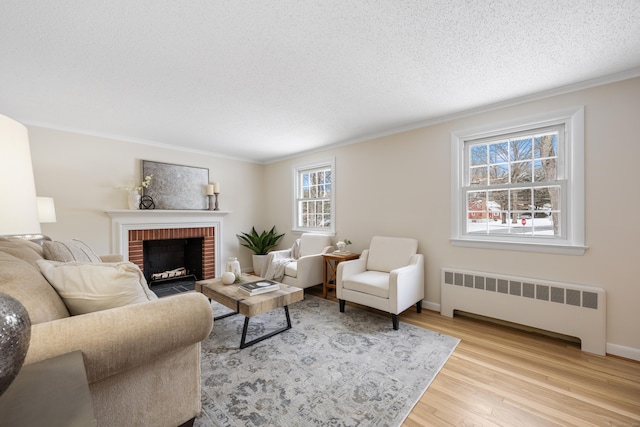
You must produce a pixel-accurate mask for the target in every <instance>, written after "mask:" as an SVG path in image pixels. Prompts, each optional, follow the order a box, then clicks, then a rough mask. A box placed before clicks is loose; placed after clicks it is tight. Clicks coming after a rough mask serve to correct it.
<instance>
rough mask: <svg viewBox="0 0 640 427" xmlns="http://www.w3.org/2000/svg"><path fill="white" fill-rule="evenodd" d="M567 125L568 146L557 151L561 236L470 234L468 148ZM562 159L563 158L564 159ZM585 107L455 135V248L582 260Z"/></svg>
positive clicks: (452, 137) (452, 214)
mask: <svg viewBox="0 0 640 427" xmlns="http://www.w3.org/2000/svg"><path fill="white" fill-rule="evenodd" d="M557 125H563V126H564V143H563V144H562V147H560V146H559V147H558V161H559V163H561V164H559V165H558V167H559V169H560V170H561V171H562V176H561V177H559V179H558V181H557V182H558V183H560V184H561V185H562V186H563V189H564V190H563V193H564V194H562V195H561V206H562V209H561V213H562V217H563V220H562V222H561V227H562V233H561V236H559V237H549V236H542V237H535V236H533V237H517V236H515V235H510V236H506V235H491V234H487V235H481V234H467V233H465V230H466V220H467V203H466V191H465V189H466V188H467V187H465V184H466V177H467V173H468V171H467V169H468V168H469V166H468V164H467V160H468V159H467V154H466V152H467V150H466V147H467V145H468V144H473V143H474V142H475V143H477V142H478V140H481V139H489V138H496V137H499V136H501V135H508V134H515V133H521V132H527V131H533V130H535V129H540V128H545V127H552V126H557ZM561 157H562V158H561ZM584 199H585V196H584V107H583V106H580V107H574V108H570V109H565V110H560V111H555V112H550V113H545V114H541V115H537V116H533V117H527V118H520V119H515V120H511V121H509V122H504V123H499V124H492V125H486V126H481V127H477V128H472V129H466V130H461V131H454V132H452V133H451V243H452V244H453V245H454V246H464V247H475V248H486V249H504V250H516V251H529V252H545V253H557V254H568V255H582V254H584V252H585V250H586V249H587V247H586V246H585V212H584Z"/></svg>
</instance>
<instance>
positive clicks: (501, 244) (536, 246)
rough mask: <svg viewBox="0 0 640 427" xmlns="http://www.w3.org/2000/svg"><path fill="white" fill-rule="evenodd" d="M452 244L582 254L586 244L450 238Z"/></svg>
mask: <svg viewBox="0 0 640 427" xmlns="http://www.w3.org/2000/svg"><path fill="white" fill-rule="evenodd" d="M450 241H451V244H452V245H453V246H460V247H467V248H477V249H494V250H507V251H520V252H539V253H548V254H556V255H584V253H585V251H586V250H587V248H588V247H587V246H581V245H568V244H551V243H537V242H536V243H533V242H532V243H523V242H506V241H487V240H472V239H460V238H452V239H450Z"/></svg>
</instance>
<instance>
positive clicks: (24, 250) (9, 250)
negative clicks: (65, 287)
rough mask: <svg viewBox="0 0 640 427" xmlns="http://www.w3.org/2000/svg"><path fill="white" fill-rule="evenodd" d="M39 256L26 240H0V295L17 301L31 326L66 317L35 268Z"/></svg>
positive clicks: (45, 281) (61, 306) (39, 249)
mask: <svg viewBox="0 0 640 427" xmlns="http://www.w3.org/2000/svg"><path fill="white" fill-rule="evenodd" d="M41 252H42V248H40V246H39V245H36V244H34V243H31V242H28V241H26V240H22V239H3V238H0V292H4V293H6V294H9V295H11V296H12V297H14V298H16V299H17V300H18V301H20V303H22V305H23V306H24V307H25V308H26V309H27V312H28V313H29V319H30V320H31V324H33V325H35V324H38V323H44V322H49V321H51V320H57V319H62V318H64V317H69V312H68V311H67V308H66V307H65V305H64V303H63V302H62V300H61V299H60V297H59V296H58V294H57V293H56V291H55V290H54V289H53V288H52V287H51V285H50V284H49V283H48V282H47V280H46V279H45V278H44V277H43V276H42V273H40V270H39V269H38V267H37V264H36V263H37V261H38V260H41V259H42V254H41Z"/></svg>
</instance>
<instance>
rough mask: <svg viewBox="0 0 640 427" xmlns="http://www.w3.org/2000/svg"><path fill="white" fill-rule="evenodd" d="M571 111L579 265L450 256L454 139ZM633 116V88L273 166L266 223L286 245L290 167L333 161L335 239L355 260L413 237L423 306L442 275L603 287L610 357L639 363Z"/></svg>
mask: <svg viewBox="0 0 640 427" xmlns="http://www.w3.org/2000/svg"><path fill="white" fill-rule="evenodd" d="M578 105H584V106H585V156H586V160H585V162H586V164H585V170H586V172H585V178H586V239H587V245H588V246H589V249H588V250H587V251H586V253H585V255H583V256H569V255H550V254H539V253H527V252H510V251H499V250H486V249H473V248H462V247H454V246H452V245H451V243H450V242H449V238H450V230H451V217H452V216H451V212H450V199H451V194H450V193H451V191H450V140H451V132H453V131H456V130H461V129H466V128H473V127H477V126H481V125H485V124H491V123H496V122H502V121H505V120H511V119H515V118H521V117H526V116H532V115H537V114H541V113H545V112H548V111H553V110H559V109H563V108H568V107H574V106H578ZM639 107H640V79H638V78H636V79H631V80H627V81H623V82H618V83H614V84H609V85H605V86H600V87H596V88H592V89H588V90H582V91H578V92H574V93H570V94H565V95H560V96H555V97H552V98H547V99H543V100H538V101H533V102H528V103H525V104H521V105H518V106H512V107H508V108H503V109H499V110H495V111H490V112H485V113H481V114H476V115H473V116H469V117H465V118H462V119H457V120H453V121H449V122H446V123H441V124H438V125H433V126H429V127H425V128H421V129H417V130H413V131H409V132H404V133H401V134H397V135H393V136H388V137H384V138H378V139H375V140H370V141H366V142H362V143H358V144H354V145H349V146H344V147H340V148H336V149H331V150H327V151H325V152H322V153H317V154H313V155H305V156H300V157H299V158H296V159H293V160H286V161H282V162H278V163H274V164H270V165H267V166H266V175H265V183H266V185H267V192H268V194H269V197H268V199H267V200H266V206H267V212H268V217H269V219H270V220H269V221H267V222H268V223H269V224H271V223H273V224H275V225H276V226H277V229H278V230H281V231H287V230H289V232H288V233H287V235H286V236H285V241H284V242H283V245H282V246H285V247H286V246H287V245H289V244H291V242H292V241H293V239H294V238H295V237H296V236H295V235H293V234H292V233H291V232H290V230H291V203H292V188H291V176H292V172H291V168H292V165H295V164H298V163H306V162H309V161H311V160H317V159H324V158H329V157H335V159H336V177H335V185H336V192H337V193H336V231H337V236H338V237H346V238H349V239H350V240H352V241H353V242H354V243H353V245H352V249H353V250H356V251H361V250H362V249H364V248H366V247H367V246H368V244H369V241H370V239H371V236H373V235H375V234H381V235H394V236H414V237H416V238H417V239H418V240H419V243H420V246H419V250H420V252H421V253H423V254H424V255H425V258H426V273H427V274H426V281H427V284H426V295H427V297H426V299H427V300H428V301H429V302H431V303H433V304H435V305H438V304H439V303H440V268H441V267H443V266H448V267H458V268H464V269H470V270H480V271H488V272H495V273H503V274H511V275H518V276H524V277H532V278H540V279H546V280H554V281H560V282H569V283H579V284H585V285H596V286H601V287H603V288H605V289H606V290H607V298H608V302H607V311H608V315H607V317H608V319H607V341H608V343H609V346H608V351H609V352H611V353H615V354H619V355H622V356H626V357H631V358H635V359H638V360H640V334H638V332H637V327H638V325H640V310H638V308H637V307H638V303H639V302H640V271H639V265H640V256H639V254H640V251H639V250H638V242H640V224H639V221H640V219H639V217H640V192H639V191H638V185H637V181H638V162H640V143H639V142H638V135H640V120H639V118H638V113H639V111H640V108H639ZM276 189H277V190H278V191H275V190H276ZM541 315H544V314H543V313H541ZM567 321H570V319H568V320H567Z"/></svg>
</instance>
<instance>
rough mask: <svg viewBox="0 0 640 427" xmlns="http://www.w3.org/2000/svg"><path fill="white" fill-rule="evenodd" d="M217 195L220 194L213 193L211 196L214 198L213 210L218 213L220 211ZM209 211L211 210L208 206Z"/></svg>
mask: <svg viewBox="0 0 640 427" xmlns="http://www.w3.org/2000/svg"><path fill="white" fill-rule="evenodd" d="M218 194H220V193H213V195H214V196H215V198H216V202H215V207H214V208H213V210H214V211H219V210H220V209H218ZM209 203H211V202H209ZM209 209H211V205H209Z"/></svg>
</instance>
